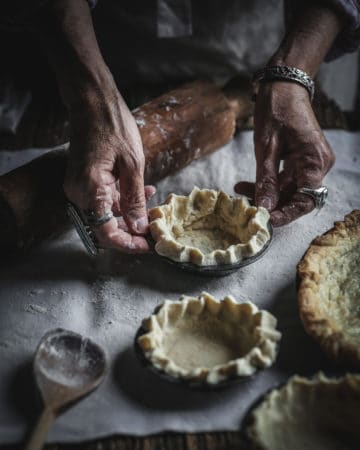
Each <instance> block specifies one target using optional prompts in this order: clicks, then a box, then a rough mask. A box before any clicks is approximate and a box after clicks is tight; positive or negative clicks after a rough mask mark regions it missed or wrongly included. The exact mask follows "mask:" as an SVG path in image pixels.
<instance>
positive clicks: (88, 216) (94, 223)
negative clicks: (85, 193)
mask: <svg viewBox="0 0 360 450" xmlns="http://www.w3.org/2000/svg"><path fill="white" fill-rule="evenodd" d="M83 216H84V219H85V220H86V222H87V224H88V225H89V226H91V227H99V226H100V225H104V223H107V222H109V220H111V219H112V218H113V217H114V214H113V212H112V211H105V213H104V214H103V215H102V216H98V214H97V213H96V211H94V210H93V209H86V210H84V211H83Z"/></svg>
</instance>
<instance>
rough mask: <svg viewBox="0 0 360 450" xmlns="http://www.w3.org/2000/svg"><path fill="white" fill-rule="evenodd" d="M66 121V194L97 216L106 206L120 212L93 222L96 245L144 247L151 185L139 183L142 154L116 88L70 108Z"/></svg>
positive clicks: (129, 250) (126, 248) (134, 127)
mask: <svg viewBox="0 0 360 450" xmlns="http://www.w3.org/2000/svg"><path fill="white" fill-rule="evenodd" d="M70 123H71V138H70V158H69V163H68V167H67V172H66V177H65V183H64V190H65V194H66V196H67V197H68V199H69V200H70V201H71V202H73V203H74V204H75V205H76V206H77V207H78V208H80V209H81V210H87V209H90V210H93V211H95V213H96V216H97V217H101V216H103V215H104V214H105V213H106V212H109V211H112V212H113V213H114V216H120V215H121V216H122V217H120V218H116V217H113V218H112V219H111V220H110V221H108V222H107V223H105V224H103V225H101V226H99V227H94V232H95V234H96V237H97V240H98V243H99V246H100V247H101V248H113V249H116V250H120V251H122V252H126V253H143V252H147V251H148V250H149V245H148V243H147V241H146V239H145V238H144V235H145V234H146V233H147V232H148V225H149V224H148V215H147V209H146V201H147V200H148V199H149V198H150V197H151V196H152V195H154V193H155V188H154V187H153V186H145V187H144V167H145V158H144V153H143V147H142V142H141V137H140V133H139V130H138V127H137V125H136V122H135V119H134V118H133V116H132V114H131V112H130V111H129V109H128V108H127V106H126V104H125V102H124V101H123V99H122V98H121V96H120V94H119V93H118V92H117V91H116V93H115V94H114V95H112V96H111V98H110V100H109V99H108V100H100V101H99V100H96V101H94V100H92V101H90V102H87V104H86V105H85V106H84V105H82V106H81V107H77V108H75V109H74V108H73V109H72V110H71V111H70Z"/></svg>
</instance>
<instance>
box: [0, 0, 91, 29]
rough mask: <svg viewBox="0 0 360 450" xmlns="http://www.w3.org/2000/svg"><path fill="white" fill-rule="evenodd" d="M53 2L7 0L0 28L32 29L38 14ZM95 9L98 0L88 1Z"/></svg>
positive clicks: (0, 16) (1, 12)
mask: <svg viewBox="0 0 360 450" xmlns="http://www.w3.org/2000/svg"><path fill="white" fill-rule="evenodd" d="M49 1H51V0H6V1H4V2H2V4H1V9H0V28H2V29H7V30H11V31H16V30H24V29H32V20H33V18H34V17H35V15H36V13H37V12H38V11H39V9H40V8H42V7H43V6H44V5H45V4H46V3H48V2H49ZM87 2H88V4H89V6H90V8H91V9H92V8H94V7H95V5H96V3H97V0H87Z"/></svg>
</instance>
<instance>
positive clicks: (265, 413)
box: [245, 372, 360, 450]
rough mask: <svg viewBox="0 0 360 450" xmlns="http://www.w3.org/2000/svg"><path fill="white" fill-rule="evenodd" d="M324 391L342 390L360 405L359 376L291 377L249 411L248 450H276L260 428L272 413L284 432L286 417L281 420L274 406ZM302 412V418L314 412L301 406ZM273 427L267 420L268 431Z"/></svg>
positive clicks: (281, 417)
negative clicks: (303, 415) (352, 396)
mask: <svg viewBox="0 0 360 450" xmlns="http://www.w3.org/2000/svg"><path fill="white" fill-rule="evenodd" d="M324 388H326V389H329V390H334V391H335V392H336V391H341V390H343V389H344V390H347V391H350V392H352V393H353V395H354V396H356V397H355V398H357V399H358V400H359V403H360V375H359V374H353V373H346V374H345V375H344V376H341V377H338V378H329V377H327V376H326V375H324V373H322V372H318V373H317V374H315V375H314V376H313V377H311V378H305V377H302V376H299V375H294V376H292V377H291V378H290V379H289V380H288V382H287V383H286V384H285V385H283V386H281V387H279V388H275V389H272V390H271V391H270V392H269V393H267V394H266V395H265V396H264V398H263V400H262V401H261V403H260V404H258V405H257V406H256V407H255V408H254V409H253V410H252V411H251V413H250V421H249V422H250V424H249V425H248V426H247V427H246V429H245V432H246V435H247V437H248V439H249V440H250V442H251V450H275V449H274V447H270V446H269V445H267V444H268V442H269V439H268V437H267V436H266V435H263V433H262V432H261V431H260V428H261V426H264V424H265V426H266V422H267V421H268V418H269V417H270V416H271V413H273V415H272V417H274V418H276V426H277V427H279V425H280V424H281V419H282V420H283V423H284V427H285V428H286V423H287V422H286V420H287V415H286V413H284V415H283V416H281V411H279V410H277V409H276V410H275V411H274V408H275V405H276V403H281V405H282V406H283V405H285V404H286V403H287V402H293V401H295V402H297V403H299V401H298V399H297V398H296V397H297V396H299V395H300V396H301V395H302V392H304V393H305V394H306V393H309V392H310V393H312V395H314V394H316V391H317V390H318V389H321V390H322V392H323V389H324ZM320 395H321V394H320ZM339 407H341V406H340V404H339ZM284 409H285V408H284ZM304 409H305V410H306V411H305V414H311V413H312V412H313V411H312V410H311V411H309V410H308V409H306V406H304ZM297 411H298V410H297ZM272 426H274V423H272V422H271V421H270V420H269V427H270V428H271V427H272ZM270 432H271V429H270Z"/></svg>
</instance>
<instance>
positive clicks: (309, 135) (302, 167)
mask: <svg viewBox="0 0 360 450" xmlns="http://www.w3.org/2000/svg"><path fill="white" fill-rule="evenodd" d="M254 143H255V157H256V183H255V185H254V184H253V183H248V182H240V183H238V184H236V185H235V188H234V189H235V191H236V192H237V193H238V194H244V195H247V196H249V197H253V198H255V204H256V205H257V206H263V207H265V208H266V209H268V210H269V212H270V218H271V219H270V220H271V223H272V224H273V226H275V227H278V226H282V225H286V224H288V223H290V222H292V221H293V220H296V219H297V218H298V217H300V216H302V215H304V214H307V213H309V212H310V211H312V210H313V209H314V207H315V205H314V201H313V199H312V198H311V197H309V196H308V195H305V194H301V193H298V192H297V189H299V188H301V187H309V188H318V187H320V186H321V184H322V180H323V178H324V176H325V175H326V173H327V172H328V171H329V170H330V169H331V167H332V166H333V164H334V162H335V156H334V153H333V151H332V150H331V148H330V145H329V144H328V142H327V141H326V138H325V136H324V134H323V132H322V130H321V128H320V125H319V124H318V122H317V120H316V117H315V115H314V112H313V109H312V107H311V102H310V98H309V94H308V92H307V91H306V90H305V89H304V88H303V87H302V86H300V85H298V84H296V83H291V82H273V83H261V84H260V87H259V92H258V95H257V100H256V106H255V115H254ZM281 161H284V164H283V168H282V170H280V162H281Z"/></svg>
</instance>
